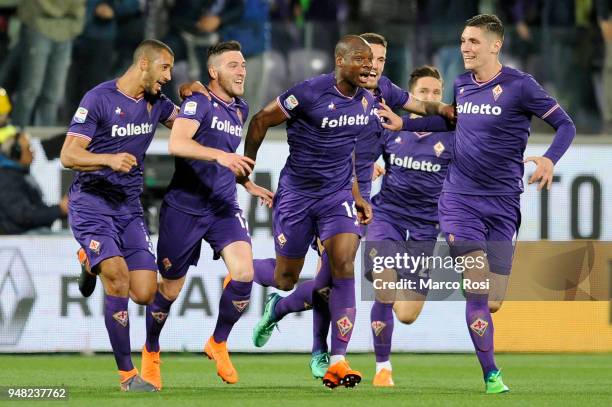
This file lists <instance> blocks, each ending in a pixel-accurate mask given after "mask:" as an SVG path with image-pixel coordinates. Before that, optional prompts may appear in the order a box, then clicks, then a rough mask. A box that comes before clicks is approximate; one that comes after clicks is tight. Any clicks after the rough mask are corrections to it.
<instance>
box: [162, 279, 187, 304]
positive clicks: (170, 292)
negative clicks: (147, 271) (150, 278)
mask: <svg viewBox="0 0 612 407" xmlns="http://www.w3.org/2000/svg"><path fill="white" fill-rule="evenodd" d="M181 288H183V285H182V284H173V283H172V282H171V283H168V282H167V281H166V280H164V279H162V281H161V282H160V283H159V292H160V293H161V294H162V295H163V296H164V298H166V299H167V300H169V301H174V300H176V299H177V298H178V296H179V294H180V293H181Z"/></svg>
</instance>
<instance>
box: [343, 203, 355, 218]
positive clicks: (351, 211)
mask: <svg viewBox="0 0 612 407" xmlns="http://www.w3.org/2000/svg"><path fill="white" fill-rule="evenodd" d="M342 206H344V209H346V216H348V217H349V218H356V217H357V208H355V201H353V203H352V205H351V204H349V203H348V202H347V201H344V202H342Z"/></svg>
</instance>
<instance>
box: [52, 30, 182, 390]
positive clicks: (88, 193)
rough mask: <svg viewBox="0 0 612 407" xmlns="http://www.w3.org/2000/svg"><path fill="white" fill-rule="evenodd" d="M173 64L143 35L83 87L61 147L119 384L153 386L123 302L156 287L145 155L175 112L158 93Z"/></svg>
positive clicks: (74, 224) (76, 228)
mask: <svg viewBox="0 0 612 407" xmlns="http://www.w3.org/2000/svg"><path fill="white" fill-rule="evenodd" d="M173 63H174V55H173V53H172V50H171V49H170V48H169V47H168V46H167V45H166V44H164V43H162V42H160V41H156V40H146V41H143V42H142V43H141V44H140V45H139V46H138V47H137V48H136V50H135V51H134V58H133V63H132V65H131V66H130V68H129V69H128V70H127V71H126V72H125V73H124V74H123V75H122V76H121V77H120V78H118V79H115V80H112V81H109V82H104V83H102V84H100V85H98V86H96V87H95V88H93V89H92V90H90V91H89V92H87V94H85V96H84V97H83V100H82V101H81V103H80V104H79V108H78V109H77V111H76V113H75V114H74V117H73V118H72V122H71V123H70V129H69V130H68V134H67V137H66V141H65V142H64V146H63V148H62V152H61V161H62V164H63V165H64V166H65V167H67V168H71V169H74V170H76V171H77V173H76V176H75V179H74V182H73V183H72V186H71V187H70V192H69V195H68V196H69V212H68V219H69V223H70V227H71V228H72V232H73V233H74V237H75V238H76V240H77V241H78V242H79V244H80V245H81V247H82V248H83V249H84V250H85V251H86V255H87V258H89V262H90V263H91V269H92V270H93V272H94V273H96V274H98V275H99V276H100V278H101V280H102V284H103V285H104V293H105V295H104V320H105V324H106V329H107V331H108V336H109V338H110V342H111V346H112V348H113V353H114V355H115V361H116V362H117V367H118V369H119V378H120V379H119V380H120V387H121V390H124V391H155V387H154V386H153V385H152V384H150V383H148V382H146V381H144V380H143V379H142V378H141V377H140V375H139V374H138V370H137V369H136V368H135V367H134V365H133V364H132V359H131V354H130V352H131V347H130V331H129V328H130V325H129V318H128V310H127V309H128V298H132V300H133V301H134V302H136V303H138V304H143V305H144V304H148V303H150V302H151V301H152V300H153V297H154V295H155V291H156V289H157V265H156V264H155V255H154V253H153V247H152V243H151V240H150V239H149V235H148V233H147V229H146V226H145V223H144V219H143V210H142V206H141V203H140V194H141V193H142V188H143V160H144V155H145V151H146V150H147V148H148V146H149V144H150V143H151V140H152V138H153V134H154V133H155V129H156V127H157V124H158V123H163V124H165V125H166V126H167V127H171V126H172V123H173V120H174V118H175V117H176V114H177V112H178V108H177V107H176V106H175V105H174V104H173V103H172V102H171V101H170V100H168V99H167V98H166V97H165V96H164V95H162V94H160V91H161V87H162V85H163V84H164V83H166V82H167V81H169V80H170V77H171V70H172V66H173ZM94 281H95V279H94Z"/></svg>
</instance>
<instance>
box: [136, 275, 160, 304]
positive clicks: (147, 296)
mask: <svg viewBox="0 0 612 407" xmlns="http://www.w3.org/2000/svg"><path fill="white" fill-rule="evenodd" d="M156 292H157V270H150V269H149V270H147V269H137V270H130V298H131V299H132V301H134V302H135V303H136V304H140V305H147V304H150V303H152V302H153V299H154V298H155V293H156Z"/></svg>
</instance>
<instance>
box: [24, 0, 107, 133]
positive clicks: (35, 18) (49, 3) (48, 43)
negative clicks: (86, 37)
mask: <svg viewBox="0 0 612 407" xmlns="http://www.w3.org/2000/svg"><path fill="white" fill-rule="evenodd" d="M17 12H18V15H19V18H20V19H21V21H22V23H23V24H22V27H21V35H20V47H21V48H22V50H23V52H22V53H21V59H20V64H21V77H20V78H19V85H18V88H17V97H16V99H15V114H14V121H15V123H17V124H18V125H20V126H27V125H29V124H31V123H32V115H33V113H35V116H36V117H35V123H36V124H37V125H42V126H54V125H56V124H57V123H56V119H57V113H58V107H59V104H60V103H61V102H62V99H63V97H64V90H65V88H66V77H67V75H68V67H69V66H70V58H71V54H72V40H73V39H74V38H75V37H76V36H77V35H79V34H80V33H81V31H82V30H83V23H84V18H85V0H22V1H21V3H20V5H19V8H18V10H17ZM92 46H93V47H95V44H92Z"/></svg>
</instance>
